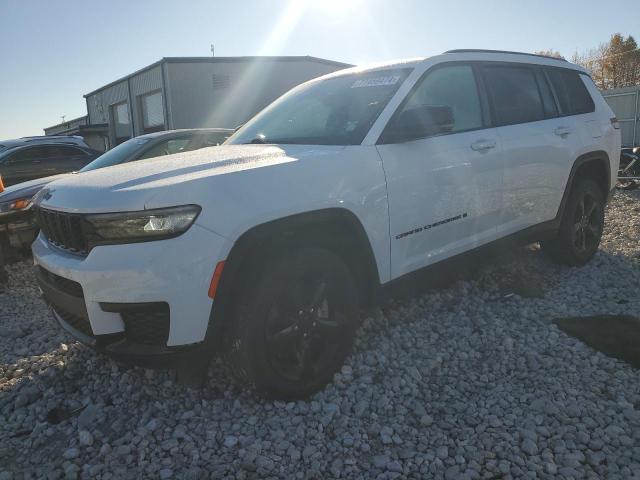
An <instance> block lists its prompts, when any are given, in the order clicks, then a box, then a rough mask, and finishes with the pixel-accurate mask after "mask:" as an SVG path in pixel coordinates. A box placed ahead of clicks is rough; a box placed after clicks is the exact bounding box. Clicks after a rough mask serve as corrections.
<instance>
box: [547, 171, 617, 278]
mask: <svg viewBox="0 0 640 480" xmlns="http://www.w3.org/2000/svg"><path fill="white" fill-rule="evenodd" d="M603 228H604V197H603V194H602V191H601V189H600V188H599V187H598V184H597V183H596V182H594V181H593V180H590V179H587V178H583V179H578V180H576V183H575V184H574V185H573V187H572V188H571V193H570V194H569V198H568V200H567V204H566V206H565V209H564V214H563V217H562V223H561V224H560V229H559V230H558V234H557V235H556V237H555V238H554V239H552V240H548V241H545V242H542V248H543V250H544V251H545V253H546V254H547V255H549V257H550V258H551V260H553V261H554V262H556V263H559V264H563V265H569V266H575V267H577V266H582V265H584V264H585V263H587V262H588V261H589V260H591V258H593V256H594V255H595V253H596V252H597V251H598V246H599V245H600V239H601V237H602V231H603Z"/></svg>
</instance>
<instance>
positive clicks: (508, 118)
mask: <svg viewBox="0 0 640 480" xmlns="http://www.w3.org/2000/svg"><path fill="white" fill-rule="evenodd" d="M484 75H485V78H486V82H487V87H488V89H489V91H490V92H491V98H492V99H493V105H494V109H495V115H496V123H497V124H498V125H512V124H514V123H526V122H535V121H537V120H543V119H544V118H545V110H544V106H543V104H542V99H541V98H540V90H539V89H538V83H537V82H536V77H535V72H534V70H533V69H531V68H527V67H519V66H518V67H516V66H513V67H512V66H487V67H485V68H484Z"/></svg>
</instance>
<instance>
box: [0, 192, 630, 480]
mask: <svg viewBox="0 0 640 480" xmlns="http://www.w3.org/2000/svg"><path fill="white" fill-rule="evenodd" d="M639 238H640V193H638V192H635V193H628V192H625V193H618V194H617V195H616V197H615V198H614V200H613V201H612V203H611V204H610V205H609V207H608V210H607V226H606V229H605V233H604V236H603V239H602V246H601V249H600V251H599V252H598V254H597V255H596V257H595V258H594V259H593V261H592V262H590V263H589V264H588V265H587V266H585V267H583V268H566V267H560V266H556V265H553V264H551V263H550V262H549V261H547V260H546V259H545V258H544V256H543V255H542V254H541V253H540V251H539V250H538V249H537V248H526V249H519V250H516V251H514V252H510V253H509V254H508V255H505V258H501V259H495V260H492V261H491V263H486V264H485V265H483V266H482V267H481V268H479V269H477V270H475V271H474V272H473V273H470V274H468V275H467V276H466V277H465V278H464V279H463V280H459V281H457V282H455V283H452V284H450V285H448V286H445V287H443V288H440V289H439V290H434V291H430V292H428V293H424V294H422V295H417V296H415V297H412V298H406V299H396V300H394V301H392V302H390V303H389V304H388V305H386V306H385V307H384V308H375V309H372V310H371V311H368V312H365V313H364V315H363V318H364V320H363V323H362V328H361V329H360V332H359V334H358V337H357V341H356V347H355V349H354V352H353V354H352V355H351V356H350V358H349V359H348V360H347V362H346V365H345V366H344V367H343V368H342V369H341V371H340V372H339V373H338V374H337V375H336V376H335V381H334V382H333V383H332V384H331V385H329V386H328V387H327V388H326V389H325V390H324V391H322V392H320V393H318V394H316V395H315V396H314V397H313V398H312V399H310V400H309V401H297V402H290V403H285V402H270V401H266V400H263V399H260V398H257V397H256V396H255V394H254V393H253V392H252V391H250V390H246V389H243V388H240V387H239V386H238V385H236V384H234V383H233V382H232V381H231V379H230V378H229V376H228V375H227V372H226V370H225V367H224V366H223V365H221V364H220V363H215V364H214V365H213V366H212V368H211V370H210V373H209V379H208V382H207V384H206V385H205V387H204V388H202V389H200V390H196V389H184V388H181V387H179V386H177V385H176V384H175V382H174V376H173V373H171V372H164V371H155V372H154V371H150V370H145V369H142V368H129V367H125V366H121V365H117V364H116V363H114V362H113V361H111V360H109V359H108V358H105V357H103V356H101V355H100V354H97V353H95V352H93V351H92V350H90V349H88V348H86V347H84V346H82V345H81V344H79V343H77V342H75V341H73V339H72V338H70V337H69V336H68V335H67V334H66V333H64V332H63V331H62V330H61V329H60V328H59V327H58V326H57V325H55V324H54V322H53V321H52V320H51V319H50V316H49V313H48V311H47V308H46V306H45V304H44V303H43V302H42V300H41V299H40V296H39V292H38V289H37V286H36V284H35V282H34V278H33V275H32V273H31V265H30V262H29V261H24V262H21V263H18V264H14V265H11V266H9V267H8V271H9V276H10V282H9V285H8V287H7V288H6V289H5V291H4V292H1V293H0V372H1V375H0V419H2V420H0V438H2V441H1V442H0V459H2V460H1V461H0V478H65V477H66V478H94V477H95V478H105V479H107V478H125V479H127V478H136V479H137V478H154V479H156V478H167V479H168V478H193V479H197V478H207V477H210V478H231V477H235V478H260V477H270V478H300V479H304V478H338V477H339V478H348V479H351V478H380V479H394V478H472V479H476V478H501V477H505V478H548V479H553V478H558V477H559V476H566V477H568V476H573V477H574V478H633V476H634V475H637V473H638V472H640V374H639V373H638V371H636V370H634V369H633V368H631V367H630V366H628V365H626V364H624V363H622V362H620V361H618V360H615V359H612V358H609V357H606V356H604V355H603V354H601V353H597V352H594V351H593V350H591V349H590V348H589V347H587V346H586V345H584V344H582V343H581V342H579V341H577V340H576V339H573V338H570V337H568V336H567V335H565V334H564V333H562V332H561V331H560V330H558V329H557V328H556V327H555V326H554V325H553V324H552V323H551V322H552V320H553V319H554V318H557V317H563V316H582V315H585V316H586V315H595V314H624V315H636V316H637V315H639V314H640V295H638V294H637V293H636V292H637V288H638V285H640V242H639V241H638V239H639ZM83 406H85V408H84V409H82V410H80V409H81V407H83ZM54 408H56V409H61V411H64V412H67V413H69V412H79V413H75V414H72V415H71V417H70V418H66V419H62V420H61V421H57V422H51V423H49V422H48V419H49V420H51V418H49V416H48V414H50V412H51V411H52V409H54Z"/></svg>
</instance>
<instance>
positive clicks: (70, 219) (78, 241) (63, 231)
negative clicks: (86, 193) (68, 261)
mask: <svg viewBox="0 0 640 480" xmlns="http://www.w3.org/2000/svg"><path fill="white" fill-rule="evenodd" d="M35 212H36V220H37V222H38V225H39V226H40V230H42V233H43V234H44V236H45V237H47V240H48V241H49V242H50V243H51V244H53V245H55V246H56V247H59V248H62V249H64V250H68V251H70V252H72V253H77V254H80V255H87V253H89V247H88V244H87V239H86V236H85V234H84V231H83V228H82V226H83V220H82V215H79V214H77V213H67V212H59V211H56V210H47V209H46V208H36V210H35Z"/></svg>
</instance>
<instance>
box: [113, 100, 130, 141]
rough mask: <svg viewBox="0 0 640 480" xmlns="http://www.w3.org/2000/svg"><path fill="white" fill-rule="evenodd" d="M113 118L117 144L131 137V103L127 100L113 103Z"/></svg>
mask: <svg viewBox="0 0 640 480" xmlns="http://www.w3.org/2000/svg"><path fill="white" fill-rule="evenodd" d="M111 118H112V122H113V132H114V137H115V141H116V145H119V144H121V143H122V142H124V141H125V140H128V139H129V138H131V118H130V117H129V105H127V102H122V103H118V104H116V105H112V106H111Z"/></svg>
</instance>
